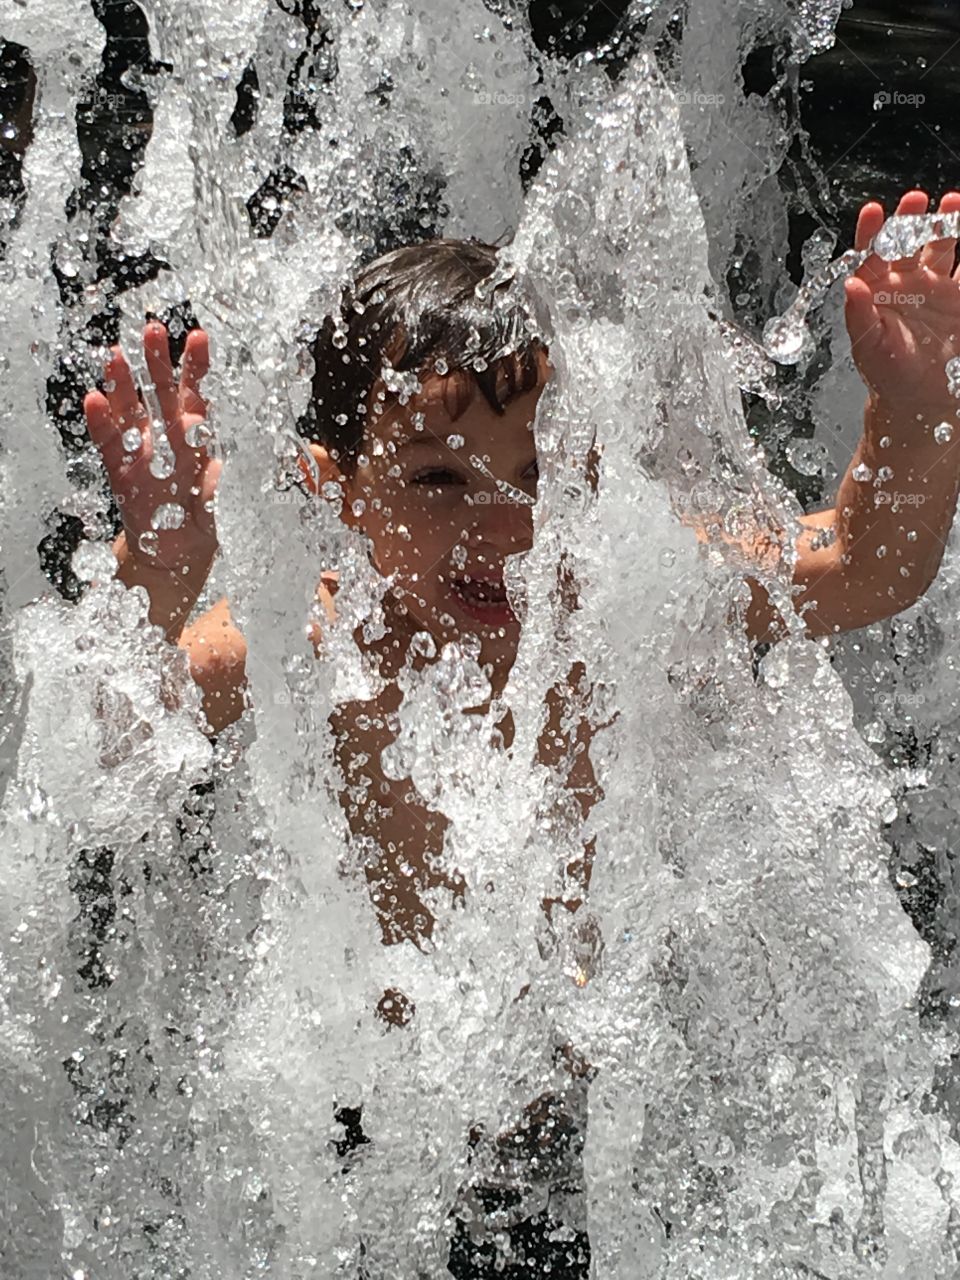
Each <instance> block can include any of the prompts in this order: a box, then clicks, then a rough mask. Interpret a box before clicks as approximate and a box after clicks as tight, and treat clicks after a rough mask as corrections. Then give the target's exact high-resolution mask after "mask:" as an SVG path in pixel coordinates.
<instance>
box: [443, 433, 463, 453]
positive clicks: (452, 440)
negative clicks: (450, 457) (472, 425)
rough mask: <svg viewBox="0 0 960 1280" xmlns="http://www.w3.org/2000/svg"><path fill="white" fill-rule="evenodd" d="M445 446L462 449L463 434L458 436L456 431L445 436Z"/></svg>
mask: <svg viewBox="0 0 960 1280" xmlns="http://www.w3.org/2000/svg"><path fill="white" fill-rule="evenodd" d="M447 447H448V448H450V449H462V448H463V436H458V435H457V434H456V433H454V434H453V435H450V436H447Z"/></svg>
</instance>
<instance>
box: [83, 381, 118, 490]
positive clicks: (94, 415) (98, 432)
mask: <svg viewBox="0 0 960 1280" xmlns="http://www.w3.org/2000/svg"><path fill="white" fill-rule="evenodd" d="M83 414H84V417H85V418H86V420H87V431H88V433H89V435H90V439H91V440H92V441H93V443H94V444H95V445H96V446H97V448H98V449H99V451H100V456H101V458H103V465H104V466H105V467H106V468H107V474H108V475H109V476H110V477H111V479H112V477H113V476H114V475H115V474H117V473H118V472H119V471H120V468H121V467H122V465H123V457H124V454H125V452H126V450H125V449H124V447H123V441H122V439H121V432H120V431H119V430H118V428H117V424H116V422H115V421H114V418H113V414H112V413H111V412H110V402H109V400H108V399H107V397H106V396H105V395H104V394H103V393H102V392H100V391H91V392H89V394H88V395H86V396H85V397H84V400H83Z"/></svg>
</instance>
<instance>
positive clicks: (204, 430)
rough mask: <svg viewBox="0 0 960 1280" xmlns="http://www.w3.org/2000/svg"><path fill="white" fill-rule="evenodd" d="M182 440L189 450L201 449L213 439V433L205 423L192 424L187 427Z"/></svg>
mask: <svg viewBox="0 0 960 1280" xmlns="http://www.w3.org/2000/svg"><path fill="white" fill-rule="evenodd" d="M183 438H184V439H185V440H186V442H187V444H188V445H189V446H190V448H191V449H202V448H203V447H204V445H206V444H207V442H208V441H210V440H212V439H213V432H212V431H211V430H210V428H209V427H208V426H207V424H206V423H205V422H194V423H193V425H192V426H189V427H187V429H186V431H185V432H184V435H183Z"/></svg>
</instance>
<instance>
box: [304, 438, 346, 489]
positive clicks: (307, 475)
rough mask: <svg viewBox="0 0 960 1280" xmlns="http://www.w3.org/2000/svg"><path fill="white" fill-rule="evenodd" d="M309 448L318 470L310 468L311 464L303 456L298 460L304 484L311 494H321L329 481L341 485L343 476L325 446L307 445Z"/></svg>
mask: <svg viewBox="0 0 960 1280" xmlns="http://www.w3.org/2000/svg"><path fill="white" fill-rule="evenodd" d="M307 448H308V449H309V450H310V454H311V456H312V458H313V461H314V462H315V463H316V469H314V468H313V467H311V466H310V463H309V462H308V461H307V459H306V458H305V457H304V456H303V454H301V455H300V456H299V457H298V458H297V466H298V467H299V468H300V471H301V473H302V475H303V479H304V482H305V484H306V486H307V488H308V489H309V490H310V492H311V493H319V492H320V488H321V486H322V485H325V484H326V483H327V481H328V480H332V481H334V483H335V484H339V483H340V481H341V480H342V479H343V475H342V473H341V471H340V468H339V467H338V466H337V464H336V463H335V462H334V460H333V459H332V458H331V457H330V454H329V453H328V452H327V450H326V448H325V446H324V445H322V444H313V443H310V444H308V445H307Z"/></svg>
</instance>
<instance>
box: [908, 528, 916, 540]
mask: <svg viewBox="0 0 960 1280" xmlns="http://www.w3.org/2000/svg"><path fill="white" fill-rule="evenodd" d="M916 540H917V531H916V529H908V530H907V541H908V542H916Z"/></svg>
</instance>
